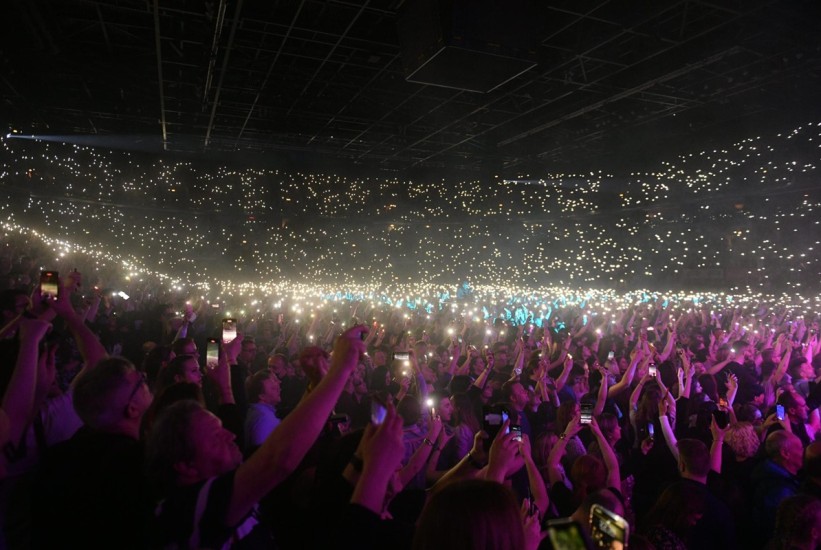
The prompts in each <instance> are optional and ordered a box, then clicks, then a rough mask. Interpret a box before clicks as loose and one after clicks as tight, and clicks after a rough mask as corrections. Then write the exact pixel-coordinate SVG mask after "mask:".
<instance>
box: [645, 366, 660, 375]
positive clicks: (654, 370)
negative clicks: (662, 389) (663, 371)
mask: <svg viewBox="0 0 821 550" xmlns="http://www.w3.org/2000/svg"><path fill="white" fill-rule="evenodd" d="M648 372H649V374H650V376H658V373H659V371H658V369H657V368H656V366H655V365H650V368H649V369H648Z"/></svg>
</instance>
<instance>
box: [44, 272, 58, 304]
mask: <svg viewBox="0 0 821 550" xmlns="http://www.w3.org/2000/svg"><path fill="white" fill-rule="evenodd" d="M59 292H60V277H59V274H58V273H57V272H56V271H41V272H40V299H42V300H49V299H56V298H57V295H58V294H59Z"/></svg>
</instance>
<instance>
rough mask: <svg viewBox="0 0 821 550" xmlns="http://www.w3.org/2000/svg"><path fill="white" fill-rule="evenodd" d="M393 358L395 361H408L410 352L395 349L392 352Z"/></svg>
mask: <svg viewBox="0 0 821 550" xmlns="http://www.w3.org/2000/svg"><path fill="white" fill-rule="evenodd" d="M393 358H394V359H395V360H396V361H410V353H408V352H407V351H397V352H396V353H394V354H393Z"/></svg>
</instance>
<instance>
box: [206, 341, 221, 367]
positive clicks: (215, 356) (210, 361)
mask: <svg viewBox="0 0 821 550" xmlns="http://www.w3.org/2000/svg"><path fill="white" fill-rule="evenodd" d="M219 359H220V342H219V340H218V339H217V338H209V339H208V342H207V344H206V347H205V368H206V369H208V370H214V369H216V368H217V367H218V366H219Z"/></svg>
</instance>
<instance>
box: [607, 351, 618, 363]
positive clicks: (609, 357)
mask: <svg viewBox="0 0 821 550" xmlns="http://www.w3.org/2000/svg"><path fill="white" fill-rule="evenodd" d="M615 357H616V352H614V351H611V352H610V353H608V354H607V360H608V361H612V360H613V358H615Z"/></svg>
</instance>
